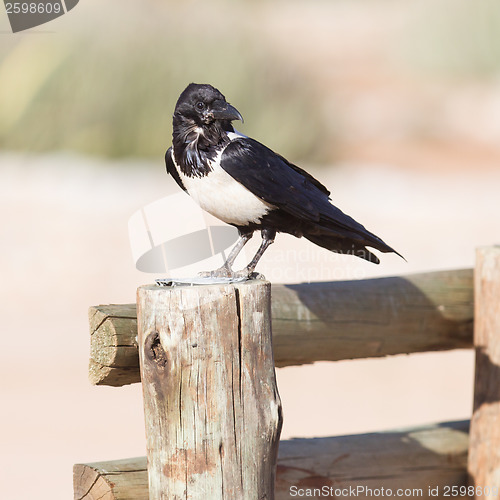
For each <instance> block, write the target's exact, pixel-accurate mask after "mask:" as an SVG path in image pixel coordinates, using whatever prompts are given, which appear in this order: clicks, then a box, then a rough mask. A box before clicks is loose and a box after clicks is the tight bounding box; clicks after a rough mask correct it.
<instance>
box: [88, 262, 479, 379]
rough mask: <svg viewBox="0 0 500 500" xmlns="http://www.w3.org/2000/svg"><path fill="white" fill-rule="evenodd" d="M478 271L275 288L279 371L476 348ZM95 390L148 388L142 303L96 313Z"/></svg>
mask: <svg viewBox="0 0 500 500" xmlns="http://www.w3.org/2000/svg"><path fill="white" fill-rule="evenodd" d="M473 309H474V301H473V271H472V269H460V270H452V271H438V272H432V273H424V274H415V275H410V276H406V277H389V278H377V279H367V280H359V281H346V282H327V283H310V284H297V285H272V304H271V315H272V325H273V348H274V357H275V362H276V366H278V367H281V366H289V365H300V364H304V363H313V362H315V361H338V360H343V359H356V358H371V357H380V356H387V355H392V354H405V353H413V352H427V351H441V350H449V349H459V348H472V346H473V342H472V337H473V316H474V311H473ZM89 320H90V332H91V350H90V351H91V353H90V354H91V355H90V370H89V377H90V381H91V382H92V383H93V384H101V385H111V386H121V385H125V384H131V383H136V382H140V373H139V356H138V351H137V341H136V337H137V315H136V306H135V304H126V305H103V306H94V307H91V308H90V310H89Z"/></svg>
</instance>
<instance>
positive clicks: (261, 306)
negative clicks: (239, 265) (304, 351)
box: [137, 280, 282, 500]
mask: <svg viewBox="0 0 500 500" xmlns="http://www.w3.org/2000/svg"><path fill="white" fill-rule="evenodd" d="M270 293H271V287H270V283H268V282H266V281H260V280H253V281H248V282H244V283H238V284H223V285H220V284H218V285H203V286H175V287H158V286H155V285H151V286H143V287H140V288H139V289H138V293H137V301H138V308H137V316H138V333H139V335H138V343H139V358H140V369H141V378H142V386H143V394H144V411H145V420H146V441H147V454H148V474H149V498H150V500H159V499H162V500H163V499H165V500H167V499H168V500H174V499H181V498H182V499H203V500H205V499H207V498H210V499H213V500H217V499H235V498H238V499H249V500H256V499H273V498H274V483H275V473H276V460H277V452H278V443H279V435H280V431H281V423H282V416H281V403H280V399H279V395H278V390H277V386H276V378H275V371H274V361H273V352H272V338H271V297H270Z"/></svg>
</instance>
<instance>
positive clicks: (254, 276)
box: [233, 267, 266, 280]
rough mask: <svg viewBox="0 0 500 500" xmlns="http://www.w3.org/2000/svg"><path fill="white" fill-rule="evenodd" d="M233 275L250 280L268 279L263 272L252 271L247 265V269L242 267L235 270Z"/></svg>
mask: <svg viewBox="0 0 500 500" xmlns="http://www.w3.org/2000/svg"><path fill="white" fill-rule="evenodd" d="M233 275H234V277H235V278H247V279H249V280H265V279H266V277H265V276H264V275H263V274H260V273H256V272H254V271H251V270H250V269H248V268H246V267H245V269H242V270H241V271H235V272H233Z"/></svg>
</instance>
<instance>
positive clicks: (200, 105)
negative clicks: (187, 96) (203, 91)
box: [196, 101, 205, 111]
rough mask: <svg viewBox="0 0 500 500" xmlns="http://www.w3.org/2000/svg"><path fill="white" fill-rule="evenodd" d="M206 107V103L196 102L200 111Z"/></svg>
mask: <svg viewBox="0 0 500 500" xmlns="http://www.w3.org/2000/svg"><path fill="white" fill-rule="evenodd" d="M204 107H205V104H204V103H202V102H201V101H199V102H197V103H196V109H199V110H200V111H201V110H202V109H203V108H204Z"/></svg>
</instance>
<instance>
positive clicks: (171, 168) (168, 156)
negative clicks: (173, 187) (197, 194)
mask: <svg viewBox="0 0 500 500" xmlns="http://www.w3.org/2000/svg"><path fill="white" fill-rule="evenodd" d="M172 155H173V152H172V148H168V149H167V152H166V153H165V165H166V167H167V172H168V173H169V174H170V175H171V176H172V177H173V178H174V180H175V182H177V184H178V185H179V187H180V188H181V189H183V190H184V191H186V188H185V187H184V184H183V183H182V180H181V178H180V177H179V172H178V171H177V169H176V168H175V165H174V160H173V159H172Z"/></svg>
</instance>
